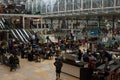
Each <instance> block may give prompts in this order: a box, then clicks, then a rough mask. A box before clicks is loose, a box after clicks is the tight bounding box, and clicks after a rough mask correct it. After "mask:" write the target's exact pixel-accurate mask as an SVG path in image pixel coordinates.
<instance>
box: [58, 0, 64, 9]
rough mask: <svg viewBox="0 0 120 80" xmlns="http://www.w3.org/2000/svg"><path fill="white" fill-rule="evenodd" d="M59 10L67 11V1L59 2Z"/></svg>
mask: <svg viewBox="0 0 120 80" xmlns="http://www.w3.org/2000/svg"><path fill="white" fill-rule="evenodd" d="M59 10H60V11H64V10H65V0H59Z"/></svg>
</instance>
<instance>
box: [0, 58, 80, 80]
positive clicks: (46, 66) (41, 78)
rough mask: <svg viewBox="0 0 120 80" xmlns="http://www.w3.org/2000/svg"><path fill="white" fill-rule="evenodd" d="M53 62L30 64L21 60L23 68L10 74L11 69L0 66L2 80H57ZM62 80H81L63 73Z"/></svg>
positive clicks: (25, 60) (0, 78)
mask: <svg viewBox="0 0 120 80" xmlns="http://www.w3.org/2000/svg"><path fill="white" fill-rule="evenodd" d="M54 60H55V59H54V58H53V59H52V60H43V61H41V62H34V61H33V62H29V61H28V60H27V59H20V65H21V67H20V68H19V69H16V71H12V72H10V70H9V67H7V66H5V65H0V80H56V73H55V67H54V65H53V63H54ZM61 80H79V79H78V78H75V77H72V76H70V75H67V74H64V73H61Z"/></svg>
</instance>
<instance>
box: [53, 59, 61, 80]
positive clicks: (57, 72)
mask: <svg viewBox="0 0 120 80" xmlns="http://www.w3.org/2000/svg"><path fill="white" fill-rule="evenodd" d="M55 60H56V61H55V62H54V65H55V67H56V80H59V79H60V73H61V68H62V66H63V63H62V62H61V60H60V59H58V58H56V59H55Z"/></svg>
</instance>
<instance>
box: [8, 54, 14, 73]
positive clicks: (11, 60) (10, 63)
mask: <svg viewBox="0 0 120 80" xmlns="http://www.w3.org/2000/svg"><path fill="white" fill-rule="evenodd" d="M9 65H10V71H12V70H13V69H15V59H14V56H13V54H11V55H10V57H9Z"/></svg>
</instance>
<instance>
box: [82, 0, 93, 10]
mask: <svg viewBox="0 0 120 80" xmlns="http://www.w3.org/2000/svg"><path fill="white" fill-rule="evenodd" d="M89 8H91V0H83V9H89Z"/></svg>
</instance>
